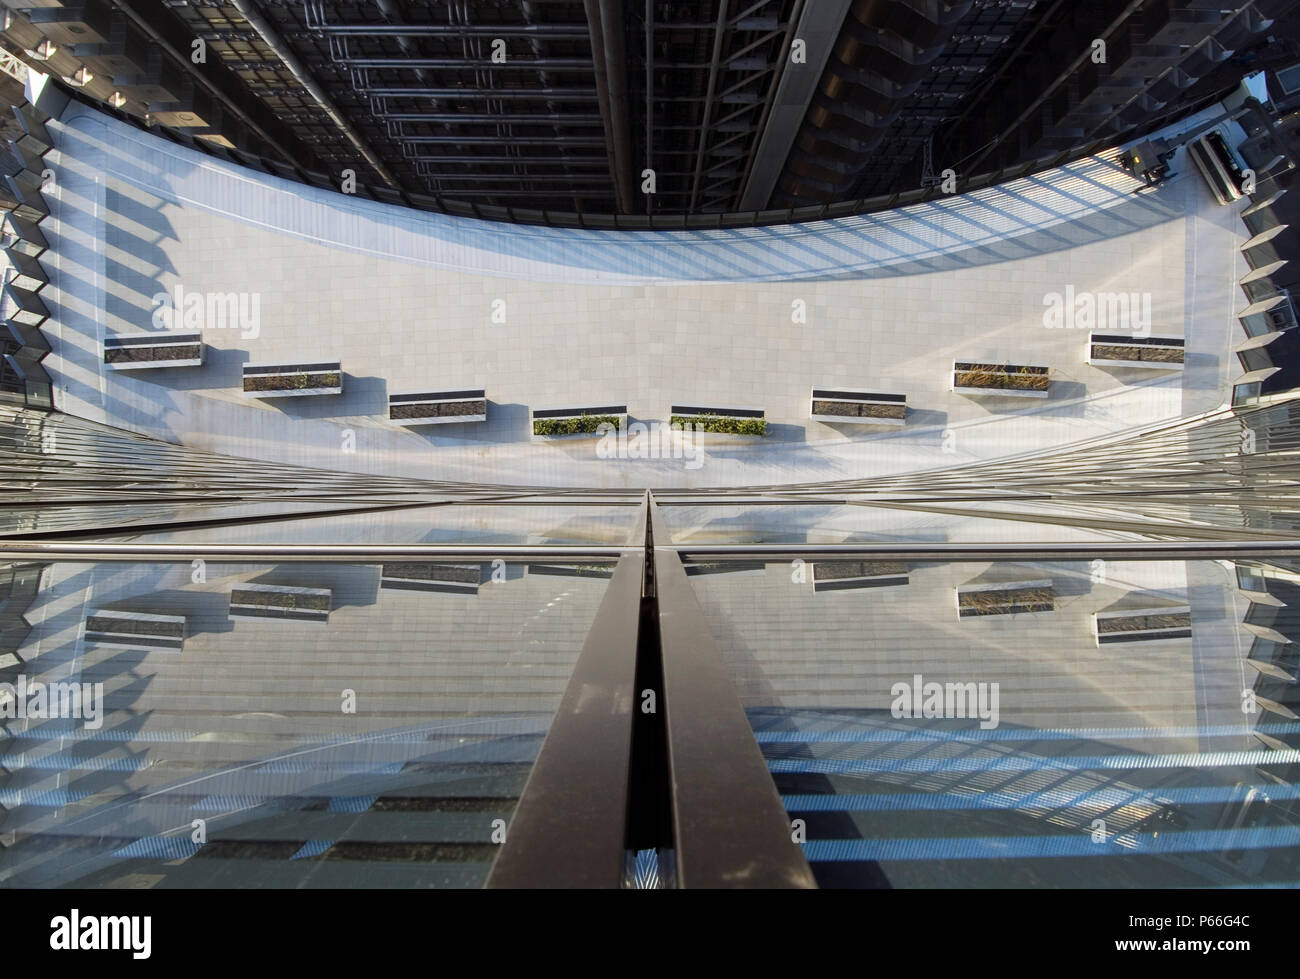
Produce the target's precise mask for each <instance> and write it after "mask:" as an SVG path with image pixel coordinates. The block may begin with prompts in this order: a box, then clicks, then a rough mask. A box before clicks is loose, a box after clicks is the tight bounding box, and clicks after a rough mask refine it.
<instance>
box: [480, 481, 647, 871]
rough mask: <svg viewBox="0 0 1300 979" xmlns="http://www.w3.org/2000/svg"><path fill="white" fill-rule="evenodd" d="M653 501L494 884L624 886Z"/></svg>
mask: <svg viewBox="0 0 1300 979" xmlns="http://www.w3.org/2000/svg"><path fill="white" fill-rule="evenodd" d="M646 519H647V504H644V503H643V504H642V506H641V512H640V514H639V516H638V517H637V522H636V526H635V528H634V529H633V532H632V535H631V537H630V538H629V540H628V544H629V547H630V548H631V549H630V550H628V552H627V553H626V554H624V556H623V557H622V558H621V559H620V560H619V562H618V566H617V567H616V568H615V569H614V576H613V577H612V578H611V579H610V582H609V585H608V587H607V588H606V590H605V596H604V598H603V599H602V600H601V603H600V607H599V608H598V609H597V610H596V618H595V621H594V622H593V623H592V626H591V631H590V632H588V633H587V638H586V641H585V642H583V644H582V652H581V653H580V654H579V656H578V662H577V664H576V665H575V666H574V668H573V674H572V675H571V676H570V677H569V683H568V685H567V686H566V687H565V691H564V699H563V700H562V701H561V702H560V709H559V710H558V711H557V712H556V714H555V718H554V719H553V720H552V721H551V727H550V730H549V731H548V732H547V734H546V740H545V741H543V742H542V748H541V751H540V752H539V753H538V755H537V761H536V762H535V763H534V765H533V769H532V771H531V772H530V773H529V776H528V781H527V783H526V784H525V785H524V790H523V792H522V793H521V794H520V797H519V803H518V805H517V806H516V807H515V811H514V815H513V816H512V817H511V819H510V825H509V828H508V830H507V832H506V841H505V843H504V844H503V845H502V847H501V852H500V853H499V854H498V855H497V859H496V861H495V862H494V863H493V865H492V871H491V873H490V874H489V875H488V879H487V884H486V885H485V886H487V887H489V888H532V887H544V888H555V887H600V888H618V887H620V886H622V883H623V872H624V866H625V863H624V861H625V854H626V846H625V839H624V828H625V826H626V823H627V802H628V781H629V773H630V762H631V757H632V750H631V749H632V716H633V715H632V711H633V709H634V707H635V705H636V703H637V697H636V690H635V679H636V658H637V640H638V637H639V624H640V617H641V594H642V589H643V585H644V581H645V565H646V553H645V527H646Z"/></svg>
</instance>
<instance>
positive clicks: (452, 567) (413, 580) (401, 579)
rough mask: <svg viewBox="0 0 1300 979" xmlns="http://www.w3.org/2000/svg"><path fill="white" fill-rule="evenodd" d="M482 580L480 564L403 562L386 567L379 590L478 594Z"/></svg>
mask: <svg viewBox="0 0 1300 979" xmlns="http://www.w3.org/2000/svg"><path fill="white" fill-rule="evenodd" d="M482 580H483V568H482V566H481V565H478V564H430V563H426V562H402V563H398V564H392V563H390V564H385V565H384V570H383V573H382V575H381V577H380V579H379V587H380V588H392V589H396V590H398V591H439V592H452V593H456V594H461V595H477V594H478V586H479V584H480V582H482Z"/></svg>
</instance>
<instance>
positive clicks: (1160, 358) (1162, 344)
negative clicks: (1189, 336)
mask: <svg viewBox="0 0 1300 979" xmlns="http://www.w3.org/2000/svg"><path fill="white" fill-rule="evenodd" d="M1183 343H1184V341H1183V338H1182V337H1174V336H1156V335H1154V334H1153V335H1152V336H1149V337H1135V336H1125V335H1123V334H1115V333H1093V334H1090V335H1089V337H1088V363H1090V364H1091V365H1092V366H1093V367H1141V368H1145V369H1147V370H1157V371H1180V370H1182V369H1183Z"/></svg>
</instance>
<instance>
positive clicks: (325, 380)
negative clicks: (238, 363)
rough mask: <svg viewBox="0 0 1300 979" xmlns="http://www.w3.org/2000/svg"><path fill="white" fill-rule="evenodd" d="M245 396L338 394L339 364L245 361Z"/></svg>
mask: <svg viewBox="0 0 1300 979" xmlns="http://www.w3.org/2000/svg"><path fill="white" fill-rule="evenodd" d="M243 393H244V397H245V398H300V397H305V396H307V395H313V394H342V393H343V366H342V364H340V363H339V362H338V361H337V360H332V361H321V362H312V363H306V364H285V363H269V364H245V365H244V392H243Z"/></svg>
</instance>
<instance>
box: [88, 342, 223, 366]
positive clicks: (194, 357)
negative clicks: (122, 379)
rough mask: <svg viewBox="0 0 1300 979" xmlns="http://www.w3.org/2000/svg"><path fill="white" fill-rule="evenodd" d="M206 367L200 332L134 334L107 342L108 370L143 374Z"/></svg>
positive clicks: (105, 358) (105, 351)
mask: <svg viewBox="0 0 1300 979" xmlns="http://www.w3.org/2000/svg"><path fill="white" fill-rule="evenodd" d="M202 365H203V340H202V337H201V335H200V334H198V333H131V334H127V335H125V336H119V337H108V338H107V339H105V340H104V368H105V370H110V371H140V370H153V369H155V368H159V367H201V366H202Z"/></svg>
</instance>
